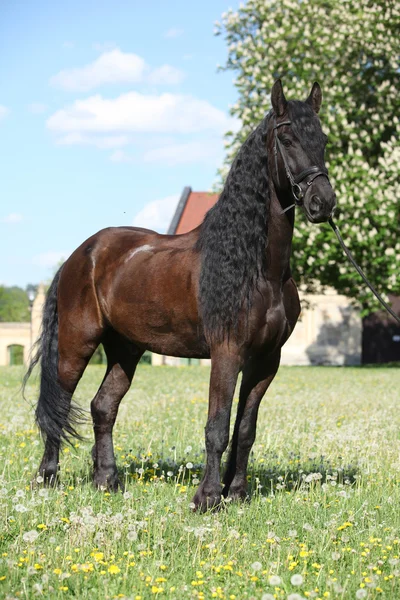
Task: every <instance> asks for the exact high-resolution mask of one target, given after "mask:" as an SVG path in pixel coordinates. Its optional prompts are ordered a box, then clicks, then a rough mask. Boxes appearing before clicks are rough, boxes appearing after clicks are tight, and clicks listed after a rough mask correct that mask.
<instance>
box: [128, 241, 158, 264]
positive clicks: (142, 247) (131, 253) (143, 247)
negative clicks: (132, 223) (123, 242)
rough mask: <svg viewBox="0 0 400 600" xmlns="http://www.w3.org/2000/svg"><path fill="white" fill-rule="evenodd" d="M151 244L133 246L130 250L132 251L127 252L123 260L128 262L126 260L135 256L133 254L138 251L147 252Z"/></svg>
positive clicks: (151, 247)
mask: <svg viewBox="0 0 400 600" xmlns="http://www.w3.org/2000/svg"><path fill="white" fill-rule="evenodd" d="M152 249H153V246H149V244H145V245H144V246H139V248H135V249H134V250H132V252H129V254H128V256H127V257H126V258H125V260H124V262H128V260H131V258H133V257H134V256H135V254H138V253H139V252H149V250H152Z"/></svg>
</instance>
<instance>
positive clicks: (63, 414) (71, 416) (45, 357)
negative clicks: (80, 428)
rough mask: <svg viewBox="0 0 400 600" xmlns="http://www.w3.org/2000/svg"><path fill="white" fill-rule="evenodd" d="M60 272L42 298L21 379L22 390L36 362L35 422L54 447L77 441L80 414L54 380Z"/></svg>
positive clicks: (56, 375) (56, 371) (65, 392)
mask: <svg viewBox="0 0 400 600" xmlns="http://www.w3.org/2000/svg"><path fill="white" fill-rule="evenodd" d="M61 269H62V267H61V268H60V269H59V270H58V272H57V273H56V275H55V277H54V279H53V281H52V283H51V285H50V287H49V290H48V292H47V295H46V302H45V304H44V308H43V319H42V331H41V334H40V337H39V339H38V340H37V342H36V343H35V350H34V354H33V356H32V358H31V361H30V364H29V367H28V370H27V372H26V374H25V377H24V380H23V389H25V386H26V384H27V382H28V379H29V377H30V375H31V373H32V371H33V369H34V367H35V366H36V365H37V364H38V362H39V361H40V365H41V375H40V394H39V400H38V403H37V406H36V412H35V416H36V423H37V425H38V427H39V429H40V431H41V433H42V435H43V437H44V438H45V439H46V440H47V441H48V442H49V443H50V444H51V445H55V446H58V445H59V443H60V439H64V440H65V441H67V442H69V441H70V438H71V437H77V438H80V436H79V434H78V433H77V432H76V430H75V427H74V425H76V424H77V423H78V422H79V421H80V416H81V413H82V411H81V410H80V409H79V407H76V406H72V405H71V398H72V393H70V392H68V391H67V390H65V389H63V388H62V387H61V385H60V383H59V378H58V309H57V291H58V283H59V280H60V275H61Z"/></svg>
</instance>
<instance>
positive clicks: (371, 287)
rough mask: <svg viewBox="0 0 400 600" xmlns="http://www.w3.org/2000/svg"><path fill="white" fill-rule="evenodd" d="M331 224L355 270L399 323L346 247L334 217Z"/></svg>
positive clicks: (398, 321) (398, 320)
mask: <svg viewBox="0 0 400 600" xmlns="http://www.w3.org/2000/svg"><path fill="white" fill-rule="evenodd" d="M328 223H329V225H330V226H331V227H332V229H333V232H334V234H335V235H336V237H337V239H338V240H339V244H340V245H341V246H342V248H343V250H344V252H345V254H346V256H347V258H348V259H349V261H350V262H351V264H352V265H353V267H354V268H355V270H356V271H357V273H358V274H359V275H360V276H361V277H362V279H363V280H364V281H365V283H366V284H367V286H368V287H369V289H370V290H371V292H372V293H373V294H374V296H375V297H376V298H377V299H378V300H379V302H380V303H381V304H382V306H383V307H384V308H386V310H387V311H388V313H389V314H390V315H391V316H392V317H393V319H395V320H396V321H397V323H399V324H400V319H399V317H398V316H397V315H396V313H395V312H394V311H393V310H392V309H391V308H390V306H389V304H388V303H387V302H385V301H384V299H383V298H382V296H381V295H380V294H379V293H378V292H377V291H376V289H375V288H374V286H373V285H372V284H371V283H370V282H369V281H368V279H367V277H366V276H365V274H364V271H363V270H362V269H361V267H359V266H358V264H357V263H356V261H355V260H354V258H353V255H352V253H351V252H350V250H349V249H348V248H347V247H346V245H345V243H344V241H343V239H342V236H341V235H340V231H339V229H338V227H337V225H335V223H334V222H333V219H332V218H330V219H329V221H328Z"/></svg>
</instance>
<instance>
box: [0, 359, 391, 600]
mask: <svg viewBox="0 0 400 600" xmlns="http://www.w3.org/2000/svg"><path fill="white" fill-rule="evenodd" d="M102 374H103V369H102V368H101V367H90V368H89V369H88V371H87V373H86V374H85V376H84V378H83V380H82V382H81V384H80V386H79V388H78V392H77V397H78V399H79V400H80V402H81V403H82V405H84V406H85V407H89V401H90V399H91V398H92V397H93V395H94V393H95V390H96V388H97V386H98V384H99V382H100V381H101V378H102ZM21 376H22V371H21V370H20V369H19V368H18V367H11V368H3V369H0V465H1V469H0V598H7V599H14V598H36V597H39V598H41V597H42V598H78V599H81V598H82V599H90V600H100V599H101V600H103V599H108V598H127V599H128V598H129V599H132V600H133V599H136V600H139V599H142V600H145V599H147V598H158V597H160V598H177V599H180V598H196V599H202V598H204V599H208V598H224V599H241V598H249V599H250V598H253V599H259V598H260V599H261V598H262V599H263V600H271V599H272V598H284V599H288V600H299V599H301V598H316V599H318V598H320V599H324V598H330V599H333V598H341V599H346V600H347V599H352V598H356V599H359V598H370V599H372V598H393V599H398V598H400V562H399V560H400V529H399V527H400V515H399V484H400V436H399V433H400V411H399V388H400V370H397V369H351V368H348V369H338V368H323V367H319V368H282V369H281V370H280V371H279V374H278V376H277V378H276V380H275V381H274V383H273V384H272V386H271V390H270V392H269V393H268V395H267V397H266V398H265V399H264V401H263V404H262V407H261V410H260V416H259V423H258V434H257V440H256V443H255V445H254V453H253V456H252V460H251V466H250V472H249V493H250V495H251V501H250V502H248V503H244V504H228V505H226V506H225V507H224V508H223V509H222V510H220V511H218V512H215V513H212V514H210V513H208V514H205V515H200V514H196V513H193V512H192V511H191V508H190V503H191V499H192V496H193V494H194V491H195V486H196V483H197V480H198V479H199V477H200V473H201V466H202V464H204V451H203V448H204V436H203V430H204V425H205V419H206V413H207V389H208V377H209V369H207V368H205V367H182V368H172V367H158V368H157V367H156V368H151V367H146V366H143V367H141V368H140V369H139V371H138V373H137V376H136V378H135V383H134V385H133V388H132V390H131V391H130V393H129V394H128V395H127V397H126V398H125V399H124V401H123V403H122V405H121V408H120V412H119V416H118V421H117V424H116V427H115V436H114V441H115V447H116V455H117V461H118V465H119V467H120V468H121V470H122V476H123V478H124V479H125V481H126V491H125V493H124V494H122V493H119V494H112V495H110V494H108V493H104V492H101V491H97V490H95V489H94V488H93V487H92V486H91V483H90V476H91V463H90V448H91V445H92V435H91V428H90V426H89V425H87V426H86V427H84V428H83V433H84V434H85V435H86V436H87V437H88V441H87V442H80V443H77V444H76V445H75V446H74V447H65V448H64V450H63V452H62V459H61V484H60V485H59V486H58V487H57V488H56V489H49V490H48V489H43V488H42V487H41V486H40V485H38V486H37V487H35V488H33V489H31V486H30V480H31V476H32V474H33V473H34V472H35V468H37V466H38V464H39V461H40V458H41V453H42V442H41V441H40V439H39V436H38V433H37V430H36V428H35V427H34V425H33V415H32V409H31V407H30V406H29V405H28V404H27V403H26V402H24V401H23V400H22V399H21V395H20V391H19V385H20V381H21ZM36 385H37V382H36V383H35V381H33V382H32V383H31V384H30V385H29V386H28V390H27V394H28V397H29V398H31V399H32V400H33V399H34V398H35V394H36V390H37V387H36Z"/></svg>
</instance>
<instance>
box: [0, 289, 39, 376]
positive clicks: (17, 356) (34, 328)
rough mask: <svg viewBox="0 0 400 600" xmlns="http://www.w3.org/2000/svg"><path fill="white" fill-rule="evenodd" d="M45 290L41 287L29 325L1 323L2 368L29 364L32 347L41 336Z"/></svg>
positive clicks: (0, 347)
mask: <svg viewBox="0 0 400 600" xmlns="http://www.w3.org/2000/svg"><path fill="white" fill-rule="evenodd" d="M45 297H46V294H45V288H44V285H43V284H40V285H39V288H38V292H37V294H36V297H35V299H34V300H33V303H32V307H31V320H30V322H28V323H0V366H2V367H3V366H7V365H12V364H21V363H24V364H27V363H28V362H29V354H30V351H31V348H32V345H33V344H34V342H35V341H36V339H37V338H38V336H39V332H40V326H41V323H42V310H43V305H44V301H45Z"/></svg>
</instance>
